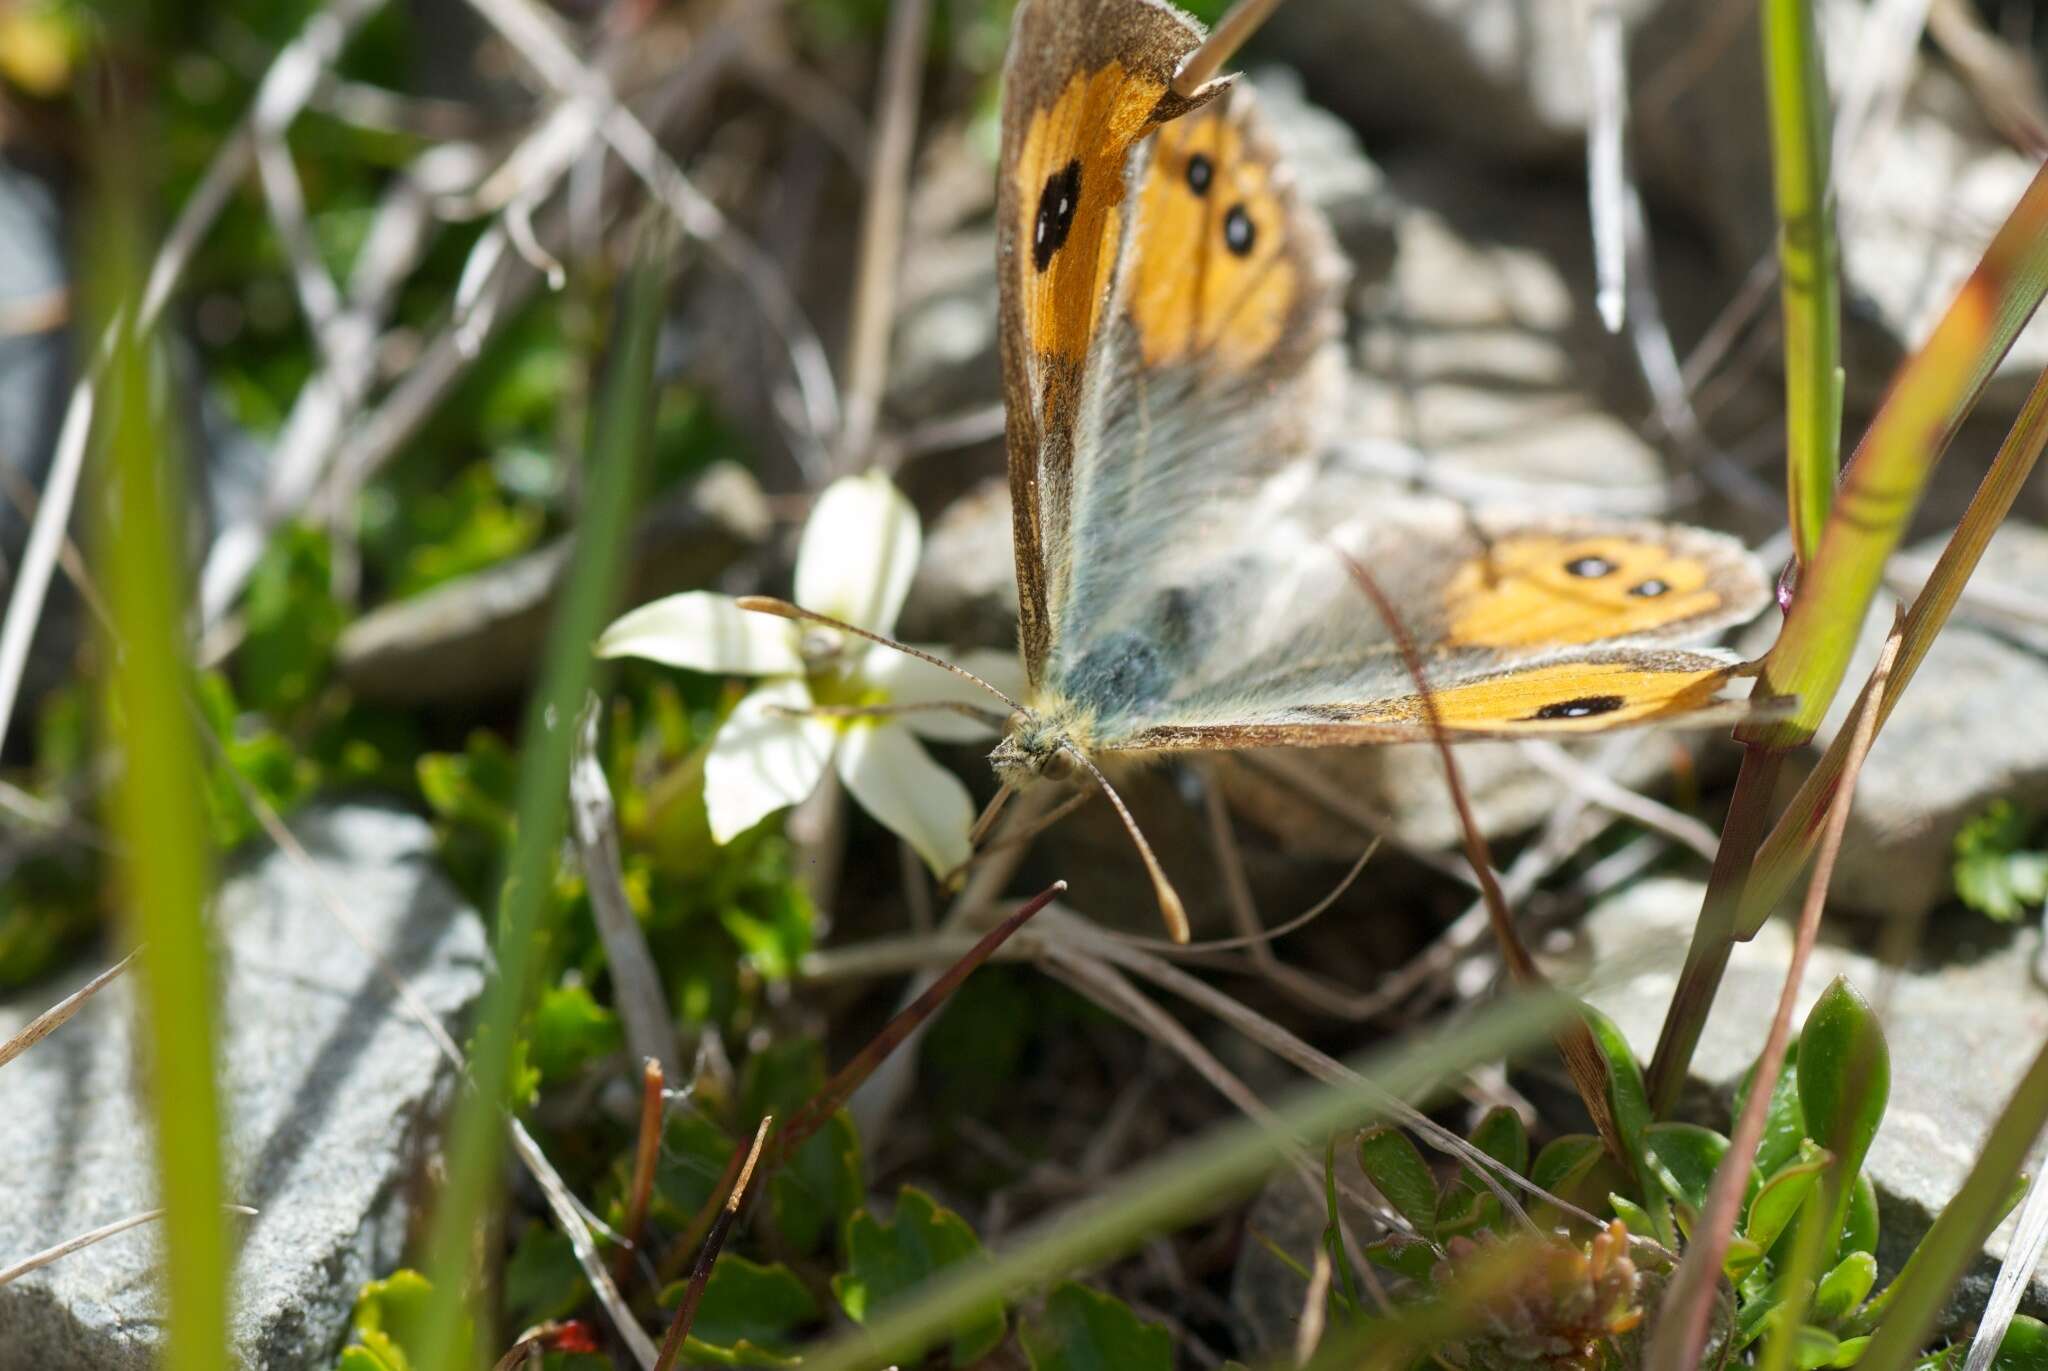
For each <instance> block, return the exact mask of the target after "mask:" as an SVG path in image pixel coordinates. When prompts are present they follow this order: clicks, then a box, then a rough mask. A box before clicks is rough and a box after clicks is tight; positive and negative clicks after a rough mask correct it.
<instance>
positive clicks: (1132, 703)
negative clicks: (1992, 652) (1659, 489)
mask: <svg viewBox="0 0 2048 1371" xmlns="http://www.w3.org/2000/svg"><path fill="white" fill-rule="evenodd" d="M1204 37H1205V32H1204V30H1203V29H1202V27H1201V26H1200V25H1199V24H1198V23H1197V22H1196V21H1194V20H1193V19H1191V18H1189V17H1188V16H1186V15H1184V14H1182V13H1181V12H1180V11H1178V10H1177V9H1175V8H1174V7H1173V6H1171V5H1169V4H1166V3H1163V0H1022V3H1021V4H1020V5H1019V6H1018V9H1017V13H1016V18H1015V20H1014V22H1013V27H1012V32H1011V39H1010V48H1009V56H1008V60H1007V64H1006V66H1005V70H1004V95H1003V108H1002V142H1001V155H1000V165H999V171H998V177H999V180H998V187H997V200H996V213H997V274H998V278H999V281H1000V293H1001V315H1000V319H1001V322H1000V339H1001V352H1002V376H1003V387H1004V399H1005V408H1006V418H1007V422H1006V445H1007V449H1008V460H1009V484H1010V496H1011V506H1012V509H1011V517H1012V528H1013V535H1014V551H1015V560H1016V574H1017V585H1018V598H1019V625H1018V628H1019V639H1020V643H1021V647H1022V653H1023V658H1024V665H1025V668H1026V674H1027V677H1028V680H1029V683H1030V684H1029V692H1028V695H1027V697H1026V698H1025V699H1023V700H1021V701H1020V700H1011V699H1009V698H1008V697H1007V696H1004V697H1003V699H1004V702H1005V704H1007V705H1008V706H1010V709H1011V711H1012V712H1011V713H1010V715H1009V716H1008V719H1007V727H1006V733H1005V736H1004V737H1003V738H1002V740H1001V742H1000V743H999V744H998V745H997V746H996V748H995V750H994V752H993V753H992V754H991V761H992V763H993V765H994V767H995V770H996V773H997V776H998V778H999V779H1000V780H1001V782H1002V789H1001V791H1000V792H999V794H998V803H999V802H1000V801H1001V799H1003V798H1005V797H1007V796H1008V795H1009V794H1010V793H1012V792H1014V791H1015V790H1017V789H1020V788H1022V787H1024V786H1026V785H1029V784H1031V783H1032V782H1034V781H1036V780H1037V779H1038V778H1040V777H1042V776H1045V775H1047V774H1054V773H1075V774H1083V773H1085V776H1086V777H1088V778H1091V779H1092V780H1093V781H1094V782H1096V783H1097V784H1099V785H1100V786H1101V787H1102V788H1103V790H1104V791H1105V792H1106V793H1107V794H1108V796H1109V798H1110V799H1111V801H1112V802H1113V803H1114V804H1115V806H1116V808H1117V811H1118V813H1119V815H1120V816H1121V817H1122V818H1123V819H1124V821H1125V824H1126V826H1127V827H1128V828H1129V829H1130V831H1131V834H1132V837H1133V839H1134V841H1135V842H1136V843H1137V845H1138V850H1139V852H1140V854H1141V856H1142V857H1143V858H1144V860H1145V862H1146V865H1147V868H1148V871H1149V872H1150V873H1151V875H1152V878H1153V883H1154V886H1155V888H1156V890H1157V891H1158V894H1159V899H1160V904H1161V906H1162V909H1163V910H1164V911H1165V913H1166V916H1167V923H1168V927H1169V930H1170V931H1171V932H1172V933H1173V934H1174V936H1176V937H1177V938H1180V939H1183V940H1184V939H1185V937H1186V928H1185V917H1184V915H1183V913H1182V911H1181V907H1180V901H1179V898H1178V896H1177V895H1175V894H1174V892H1173V888H1172V885H1171V882H1170V881H1168V880H1167V879H1166V876H1165V874H1164V872H1163V871H1162V870H1161V869H1160V867H1159V864H1158V862H1157V860H1156V859H1155V858H1154V857H1153V855H1152V853H1151V850H1150V848H1149V846H1148V845H1147V844H1146V843H1145V840H1144V838H1143V835H1142V833H1140V832H1139V830H1138V829H1137V826H1136V824H1135V823H1134V822H1132V821H1131V819H1130V815H1129V812H1128V811H1127V810H1126V809H1125V808H1124V805H1123V802H1122V801H1121V799H1119V798H1118V797H1117V795H1116V792H1115V790H1114V789H1113V788H1112V787H1111V786H1110V784H1109V782H1108V780H1107V778H1106V777H1105V776H1104V774H1103V766H1104V764H1105V763H1113V762H1114V761H1116V760H1117V759H1122V758H1131V757H1139V756H1149V755H1156V754H1163V753H1171V752H1186V751H1195V750H1203V749H1219V748H1220V749H1238V748H1261V747H1274V746H1327V745H1343V744H1357V743H1385V742H1404V741H1417V740H1427V739H1430V738H1432V737H1435V736H1437V734H1438V732H1439V731H1441V733H1442V734H1443V735H1445V736H1447V737H1450V738H1453V739H1457V738H1479V737H1485V738H1539V737H1547V738H1563V737H1570V736H1575V735H1578V734H1583V733H1588V732H1593V731H1598V730H1604V729H1610V728H1615V727H1619V726H1623V725H1630V724H1641V723H1647V722H1651V721H1657V720H1671V719H1678V718H1684V717H1687V716H1693V717H1701V716H1702V715H1703V714H1704V712H1706V711H1709V710H1714V709H1717V708H1724V707H1725V701H1724V700H1723V691H1724V688H1725V687H1726V686H1727V685H1728V684H1729V683H1730V681H1731V679H1732V678H1733V677H1734V676H1735V675H1737V674H1738V673H1740V672H1741V671H1742V670H1743V669H1744V668H1743V666H1742V664H1741V663H1740V662H1739V661H1738V660H1737V659H1735V658H1734V657H1732V656H1731V655H1730V654H1727V653H1725V652H1721V651H1717V650H1714V649H1710V648H1697V647H1686V646H1682V645H1681V644H1683V643H1685V642H1687V641H1692V640H1698V639H1700V638H1703V637H1705V636H1707V635H1709V634H1712V633H1713V632H1715V631H1716V630H1719V629H1723V628H1726V627H1728V626H1730V625H1732V624H1734V623H1737V622H1740V621H1742V620H1745V619H1747V618H1749V617H1751V616H1752V615H1753V614H1755V613H1756V611H1757V610H1758V609H1759V608H1760V607H1761V606H1762V605H1763V604H1764V602H1765V600H1766V599H1767V598H1768V593H1769V585H1768V581H1767V579H1766V577H1765V575H1764V573H1763V571H1762V569H1761V568H1760V567H1759V565H1758V564H1757V563H1756V561H1755V560H1754V559H1753V558H1752V557H1751V556H1750V555H1749V553H1748V552H1747V551H1746V550H1745V549H1744V548H1743V547H1742V545H1741V544H1740V543H1739V542H1737V541H1735V540H1734V539H1731V538H1728V537H1725V536H1723V535H1720V534H1717V533H1712V532H1707V531H1704V530H1700V529H1693V528H1686V527H1680V526H1673V525H1663V524H1652V523H1641V522H1627V521H1615V520H1598V519H1566V518H1528V517H1520V516H1502V515H1498V514H1490V513H1481V512H1473V511H1469V510H1467V509H1465V508H1463V507H1462V506H1459V505H1456V504H1453V503H1451V502H1448V501H1444V500H1437V499H1430V498H1424V497H1412V498H1411V497H1403V498H1400V499H1393V500H1388V501H1385V502H1382V503H1380V504H1378V505H1376V506H1374V507H1367V508H1358V507H1352V506H1350V505H1339V506H1336V507H1332V502H1330V501H1328V500H1324V499H1319V498H1318V489H1319V485H1318V481H1317V479H1316V475H1317V470H1318V463H1319V461H1321V460H1322V455H1323V453H1324V452H1325V450H1326V448H1327V446H1328V444H1329V442H1330V440H1331V439H1332V438H1333V437H1335V436H1337V435H1336V433H1335V431H1334V429H1335V423H1336V417H1337V416H1338V415H1339V413H1340V411H1341V406H1340V404H1339V398H1340V388H1341V386H1342V383H1343V363H1342V354H1341V344H1340V342H1339V336H1338V335H1339V332H1340V324H1341V313H1340V309H1339V302H1340V299H1341V295H1342V291H1343V288H1344V285H1345V280H1346V268H1345V267H1344V264H1343V262H1342V260H1341V258H1340V255H1339V253H1338V251H1337V249H1336V246H1335V243H1334V240H1333V237H1332V234H1331V231H1330V229H1329V226H1328V224H1327V223H1326V222H1325V221H1324V219H1323V217H1322V215H1321V213H1320V211H1319V210H1317V209H1316V208H1315V207H1314V206H1313V205H1311V204H1310V203H1309V202H1308V201H1307V200H1306V199H1305V198H1304V197H1303V196H1302V195H1301V194H1300V192H1299V190H1298V189H1297V187H1296V186H1295V184H1294V183H1293V181H1292V179H1291V178H1290V176H1289V173H1288V170H1287V167H1286V166H1285V165H1284V162H1283V159H1282V158H1281V157H1280V155H1279V153H1278V151H1277V150H1276V147H1275V145H1274V142H1273V139H1272V137H1271V135H1270V134H1269V132H1268V131H1267V129H1266V128H1265V127H1264V125H1263V123H1262V121H1261V118H1260V115H1259V111H1258V108H1257V105H1256V102H1255V101H1254V100H1253V99H1252V98H1251V95H1250V92H1249V91H1247V90H1244V89H1241V88H1239V87H1237V86H1236V84H1235V81H1234V78H1231V77H1222V78H1218V79H1214V80H1207V81H1203V82H1200V83H1199V84H1193V83H1190V82H1189V81H1188V80H1186V79H1185V78H1186V75H1187V73H1186V71H1185V70H1184V67H1185V64H1187V63H1188V62H1189V60H1190V57H1191V55H1192V54H1194V53H1195V52H1196V51H1197V49H1198V48H1199V47H1200V46H1201V44H1202V42H1203V40H1204ZM1191 85H1192V88H1189V87H1190V86H1191ZM1365 590H1370V591H1371V592H1372V593H1371V594H1367V593H1364V591H1365ZM1382 605H1384V606H1385V607H1387V608H1388V609H1390V610H1391V613H1392V617H1391V620H1390V617H1389V615H1388V614H1387V613H1382V612H1381V610H1380V608H1379V606H1382ZM751 607H754V608H760V609H765V610H768V611H769V612H778V613H787V614H791V615H797V616H801V617H807V618H809V617H816V616H813V615H810V614H808V613H807V612H805V611H802V610H800V609H797V608H796V607H794V606H788V605H783V604H781V602H773V601H755V602H752V604H751ZM1418 673H1419V675H1420V677H1421V679H1420V681H1419V682H1418V679H1417V676H1418ZM991 689H993V688H992V687H991ZM996 693H998V694H1000V692H996Z"/></svg>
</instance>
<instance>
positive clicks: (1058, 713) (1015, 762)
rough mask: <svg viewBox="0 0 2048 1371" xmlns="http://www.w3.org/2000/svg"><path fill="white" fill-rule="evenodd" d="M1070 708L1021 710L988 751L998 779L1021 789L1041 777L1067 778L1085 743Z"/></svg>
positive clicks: (1081, 731)
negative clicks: (993, 749) (993, 747)
mask: <svg viewBox="0 0 2048 1371" xmlns="http://www.w3.org/2000/svg"><path fill="white" fill-rule="evenodd" d="M1079 724H1080V721H1079V720H1078V719H1077V718H1076V717H1075V716H1074V714H1073V711H1072V710H1070V709H1063V708H1059V707H1054V708H1052V709H1020V710H1018V711H1017V712H1016V713H1014V714H1012V715H1011V716H1010V724H1009V727H1008V729H1007V730H1005V732H1004V733H1003V740H1002V741H1001V742H999V743H997V744H996V746H995V751H993V752H991V753H989V754H988V760H989V764H990V765H991V766H993V767H994V768H995V771H996V777H997V779H999V780H1001V781H1002V782H1003V784H1005V785H1008V786H1010V787H1012V788H1014V789H1019V790H1021V789H1023V788H1025V787H1026V786H1029V785H1030V784H1031V783H1032V782H1034V781H1036V780H1039V779H1040V778H1042V777H1046V776H1050V777H1052V778H1053V779H1054V780H1062V779H1066V778H1069V777H1071V776H1072V775H1073V772H1074V756H1075V753H1076V751H1077V750H1078V749H1079V748H1080V747H1082V746H1083V745H1084V741H1085V737H1086V730H1085V729H1084V728H1081V727H1080V726H1079Z"/></svg>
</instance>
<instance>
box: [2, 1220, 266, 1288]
mask: <svg viewBox="0 0 2048 1371" xmlns="http://www.w3.org/2000/svg"><path fill="white" fill-rule="evenodd" d="M227 1209H228V1212H229V1213H230V1214H254V1213H255V1212H256V1211H255V1210H253V1209H251V1208H249V1206H248V1205H246V1204H231V1205H229V1206H228V1207H227ZM163 1214H164V1211H163V1210H161V1209H149V1210H145V1211H143V1212H142V1213H140V1214H131V1215H129V1216H128V1217H127V1218H125V1219H116V1220H115V1221H114V1222H112V1223H110V1224H103V1225H101V1226H100V1227H98V1228H95V1229H93V1230H92V1231H91V1232H90V1233H80V1234H79V1235H78V1236H77V1237H75V1238H66V1239H65V1240H64V1241H63V1242H60V1243H58V1244H57V1245H56V1246H55V1247H46V1248H44V1249H43V1250H42V1251H40V1252H38V1253H36V1254H35V1255H33V1256H29V1257H23V1258H22V1259H21V1260H20V1261H18V1262H16V1263H14V1265H12V1266H7V1267H0V1285H6V1284H8V1283H9V1282H12V1281H17V1280H20V1279H21V1278H22V1277H23V1276H26V1275H27V1274H28V1273H29V1272H31V1271H34V1270H36V1269H38V1268H39V1267H44V1266H48V1265H49V1264H50V1263H51V1262H53V1261H57V1260H59V1259H60V1258H63V1257H68V1256H70V1255H71V1254H72V1253H73V1252H76V1251H78V1250H79V1249H81V1248H86V1247H91V1246H92V1245H93V1244H94V1243H96V1242H104V1241H105V1240H106V1239H108V1238H111V1237H113V1236H114V1235H115V1234H117V1233H126V1232H127V1231H128V1230H129V1229H131V1228H140V1227H141V1226H142V1225H143V1224H146V1223H154V1222H155V1221H156V1220H158V1219H160V1218H162V1217H163Z"/></svg>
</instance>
